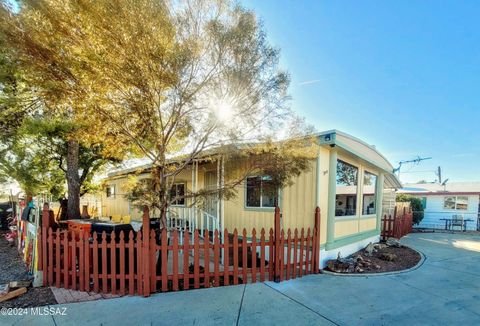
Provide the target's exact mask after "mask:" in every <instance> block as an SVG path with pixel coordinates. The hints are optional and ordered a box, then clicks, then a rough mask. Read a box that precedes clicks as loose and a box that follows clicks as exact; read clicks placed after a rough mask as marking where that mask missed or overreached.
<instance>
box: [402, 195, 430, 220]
mask: <svg viewBox="0 0 480 326" xmlns="http://www.w3.org/2000/svg"><path fill="white" fill-rule="evenodd" d="M397 202H410V207H411V208H412V211H413V224H415V225H418V224H419V223H420V222H421V221H422V220H423V216H424V212H423V206H422V201H421V200H420V198H417V197H415V196H412V195H406V194H398V195H397Z"/></svg>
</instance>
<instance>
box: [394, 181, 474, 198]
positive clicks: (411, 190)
mask: <svg viewBox="0 0 480 326" xmlns="http://www.w3.org/2000/svg"><path fill="white" fill-rule="evenodd" d="M398 193H404V194H411V195H415V194H417V195H418V194H422V195H446V194H449V195H469V194H471V195H476V194H479V195H480V181H473V182H447V183H446V184H445V185H442V184H440V183H410V184H405V185H404V186H403V188H402V189H400V190H399V191H398Z"/></svg>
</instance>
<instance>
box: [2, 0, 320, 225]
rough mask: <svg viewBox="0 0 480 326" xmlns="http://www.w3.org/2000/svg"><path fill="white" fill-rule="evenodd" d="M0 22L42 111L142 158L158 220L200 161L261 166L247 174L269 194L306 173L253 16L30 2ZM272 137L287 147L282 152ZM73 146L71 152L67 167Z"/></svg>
mask: <svg viewBox="0 0 480 326" xmlns="http://www.w3.org/2000/svg"><path fill="white" fill-rule="evenodd" d="M2 17H3V18H2V23H1V24H2V27H1V28H2V33H3V34H4V38H5V39H6V40H7V43H8V45H9V46H10V47H12V48H15V51H16V52H17V54H18V58H19V61H20V62H21V66H22V69H23V70H24V71H25V74H26V76H28V78H27V83H28V84H29V85H32V87H34V88H35V91H36V96H37V97H39V98H41V99H42V107H43V109H44V110H48V111H53V112H61V114H63V115H66V116H67V117H68V119H71V120H72V121H77V122H84V123H85V122H86V123H87V125H90V126H92V130H95V132H94V133H95V136H98V137H105V135H107V134H113V135H114V136H115V137H118V138H119V139H122V141H121V142H119V143H120V144H122V146H123V148H134V153H135V154H136V155H138V156H141V157H144V158H146V159H148V160H149V161H150V163H151V168H150V171H151V172H152V177H151V182H150V183H148V185H149V187H148V189H146V190H148V191H149V192H150V193H151V194H153V195H152V196H151V198H152V200H151V202H150V206H151V207H152V208H156V209H159V210H160V212H161V215H162V216H165V212H166V209H167V207H168V205H169V204H170V203H171V202H172V201H174V200H177V199H178V198H172V196H171V192H170V189H171V187H172V186H173V183H174V182H175V178H176V177H177V176H178V175H179V173H181V172H182V171H184V170H185V169H186V168H187V167H188V166H189V165H191V164H192V163H193V162H194V161H195V160H196V159H198V158H199V157H200V156H204V155H205V153H206V152H208V150H211V149H215V151H212V152H214V153H215V155H218V154H222V155H227V156H230V157H234V156H236V155H256V156H258V157H263V158H266V159H263V160H255V161H252V162H256V163H255V164H252V169H257V170H259V169H263V170H265V171H268V172H269V173H270V174H276V175H278V177H276V178H275V179H276V180H277V181H278V182H277V187H281V186H283V185H285V184H287V183H288V181H289V178H290V177H291V176H293V175H298V174H299V173H300V172H301V171H302V170H304V169H306V168H307V166H308V164H307V163H306V162H307V160H308V159H309V158H310V157H311V155H310V154H311V153H310V152H309V151H307V152H308V153H306V154H305V153H302V154H300V152H301V151H300V150H299V148H300V147H301V148H309V146H304V145H305V144H304V143H305V140H306V139H307V138H306V137H305V134H306V133H307V131H309V129H308V128H305V126H304V124H301V125H298V124H297V125H295V128H292V127H290V126H289V125H288V122H289V121H295V122H297V123H298V121H299V120H298V119H295V118H294V115H293V114H292V112H291V111H290V109H289V106H288V100H289V97H288V93H287V90H288V85H289V76H288V74H287V73H286V72H284V71H282V70H281V69H280V68H279V65H278V62H279V50H278V49H276V48H274V47H272V46H271V45H270V44H269V43H268V41H267V36H266V33H265V30H264V28H263V26H262V24H261V22H259V21H258V19H257V17H256V16H255V14H254V13H253V12H251V11H249V10H246V9H245V8H243V7H241V6H239V5H238V4H236V3H235V2H233V1H229V0H217V1H213V0H212V1H200V0H191V1H190V0H187V1H181V2H170V1H162V0H118V1H106V0H95V1H94V0H63V1H61V0H30V1H28V0H27V1H22V5H21V6H20V9H19V12H18V13H14V12H12V11H11V10H10V11H9V10H6V9H4V12H3V13H2ZM84 130H85V129H84ZM97 130H98V132H97ZM106 131H108V132H106ZM280 132H281V133H282V134H283V138H290V140H289V141H288V142H285V141H283V142H279V141H278V140H279V139H278V138H279V137H278V135H279V133H280ZM87 134H88V132H87ZM90 134H91V133H90ZM83 136H84V134H83V135H82V137H83ZM292 137H294V138H293V139H294V140H292ZM78 139H79V138H77V137H72V139H71V140H70V141H69V150H70V151H71V152H70V151H69V155H68V157H69V158H70V160H73V159H74V158H75V157H78V154H77V153H76V152H75V151H78V146H77V145H76V142H78ZM295 140H299V142H296V141H295ZM113 146H114V147H117V146H116V144H114V145H113ZM289 154H292V155H289ZM285 155H287V156H285ZM173 157H180V159H178V160H176V161H175V164H172V162H171V158H173ZM273 158H275V159H273ZM282 158H283V159H282ZM288 158H290V161H289V159H288ZM285 162H290V164H285ZM276 163H279V164H276ZM69 164H70V165H69V166H71V167H72V169H73V170H75V167H76V164H75V161H71V162H70V161H69ZM74 172H75V173H68V172H67V178H68V177H69V176H74V177H76V175H77V174H78V173H77V171H76V170H75V171H74ZM276 172H278V173H276ZM243 177H244V176H242V177H239V178H238V180H235V181H234V182H232V183H231V184H230V185H229V187H231V188H233V187H234V186H235V185H236V184H238V182H240V181H241V180H242V178H243ZM71 183H74V182H70V181H69V186H70V184H71ZM226 190H227V189H215V190H211V191H217V192H220V193H226ZM197 195H198V194H193V193H190V194H185V196H197Z"/></svg>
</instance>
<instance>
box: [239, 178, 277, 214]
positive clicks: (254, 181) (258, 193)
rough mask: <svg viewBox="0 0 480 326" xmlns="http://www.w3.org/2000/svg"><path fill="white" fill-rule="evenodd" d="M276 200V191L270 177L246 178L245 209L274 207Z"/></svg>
mask: <svg viewBox="0 0 480 326" xmlns="http://www.w3.org/2000/svg"><path fill="white" fill-rule="evenodd" d="M276 198H277V194H276V189H275V186H274V185H273V181H272V178H271V177H269V176H258V177H248V178H247V190H246V198H245V200H246V207H275V201H276Z"/></svg>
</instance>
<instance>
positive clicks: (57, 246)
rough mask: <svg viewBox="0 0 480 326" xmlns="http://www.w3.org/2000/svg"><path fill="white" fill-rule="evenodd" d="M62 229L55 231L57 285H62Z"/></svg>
mask: <svg viewBox="0 0 480 326" xmlns="http://www.w3.org/2000/svg"><path fill="white" fill-rule="evenodd" d="M60 277H61V274H60V230H59V229H57V230H56V231H55V286H56V287H57V288H59V287H60Z"/></svg>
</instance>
